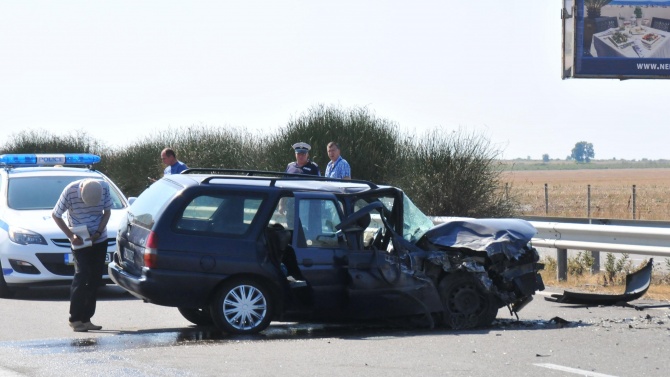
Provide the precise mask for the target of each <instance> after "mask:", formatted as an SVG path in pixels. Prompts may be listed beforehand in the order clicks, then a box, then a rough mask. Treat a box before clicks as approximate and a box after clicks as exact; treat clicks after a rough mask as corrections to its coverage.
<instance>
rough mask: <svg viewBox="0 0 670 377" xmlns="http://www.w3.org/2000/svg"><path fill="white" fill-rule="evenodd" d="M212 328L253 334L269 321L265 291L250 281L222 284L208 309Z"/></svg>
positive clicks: (269, 298)
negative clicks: (212, 323)
mask: <svg viewBox="0 0 670 377" xmlns="http://www.w3.org/2000/svg"><path fill="white" fill-rule="evenodd" d="M209 309H210V312H211V315H212V319H213V320H214V324H215V325H216V327H218V328H219V329H220V330H222V331H224V332H227V333H230V334H256V333H259V332H261V331H263V330H265V329H266V328H267V327H268V326H269V325H270V321H271V320H272V310H273V305H272V298H271V297H270V295H269V291H268V290H267V289H266V288H265V287H264V286H263V285H262V284H259V283H258V282H256V281H255V280H253V279H236V280H233V281H228V282H226V283H224V284H223V285H222V286H221V288H220V289H219V290H218V292H217V293H216V295H215V296H214V299H213V301H212V303H211V305H210V308H209Z"/></svg>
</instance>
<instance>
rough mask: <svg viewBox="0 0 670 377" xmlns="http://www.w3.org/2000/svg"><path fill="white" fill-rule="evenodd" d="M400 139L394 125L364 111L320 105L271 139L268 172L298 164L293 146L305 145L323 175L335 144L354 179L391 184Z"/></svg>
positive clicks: (357, 108)
mask: <svg viewBox="0 0 670 377" xmlns="http://www.w3.org/2000/svg"><path fill="white" fill-rule="evenodd" d="M399 139H400V134H399V132H398V129H397V125H396V124H395V123H393V122H391V121H389V120H387V119H383V118H379V117H377V116H376V115H375V114H374V113H373V112H372V111H370V110H368V109H367V108H365V107H355V108H350V109H343V108H341V107H335V106H330V107H327V106H324V105H317V106H313V107H312V108H310V109H309V110H308V111H307V112H305V113H303V114H301V115H300V116H298V117H296V118H295V119H291V120H290V121H289V122H288V124H287V125H286V126H285V127H283V128H281V129H279V130H278V132H276V133H275V134H273V135H272V136H270V137H269V139H268V143H267V149H266V153H267V156H268V158H269V159H268V161H269V166H267V168H268V169H270V170H278V171H284V170H285V169H286V165H287V164H288V163H289V162H291V161H295V155H294V152H293V149H292V148H291V145H292V144H293V143H296V142H299V141H303V142H306V143H308V144H310V145H311V146H312V150H311V151H310V158H311V159H312V160H313V161H314V162H316V163H317V164H318V165H319V169H320V170H321V174H322V175H323V174H324V173H325V171H326V165H327V164H328V161H329V159H328V153H327V145H328V143H329V142H331V141H335V142H337V143H338V144H339V145H340V148H341V152H342V157H343V158H344V159H346V160H347V161H348V162H349V165H351V175H352V178H353V179H363V180H369V181H373V182H376V183H382V182H388V181H389V180H390V178H391V177H392V176H393V175H394V174H395V166H396V162H395V160H396V155H397V147H398V143H399Z"/></svg>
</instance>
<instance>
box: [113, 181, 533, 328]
mask: <svg viewBox="0 0 670 377" xmlns="http://www.w3.org/2000/svg"><path fill="white" fill-rule="evenodd" d="M535 233H536V231H535V229H534V228H533V226H532V225H530V224H529V223H528V222H526V221H523V220H518V219H470V218H454V219H448V220H447V221H445V222H444V223H442V224H439V225H437V226H434V224H433V222H432V220H431V219H430V218H428V217H427V216H426V215H424V214H423V213H422V212H421V211H420V210H419V209H418V208H417V207H416V206H415V205H414V204H413V203H412V202H411V200H410V199H409V198H408V197H407V196H406V195H405V194H404V193H403V191H402V190H400V189H399V188H396V187H391V186H381V185H380V186H378V185H375V184H373V183H371V182H366V181H342V180H338V179H329V178H321V177H311V176H297V175H291V174H284V173H273V172H260V171H239V170H222V169H220V170H216V169H189V170H187V171H185V172H184V173H182V174H179V175H171V176H167V177H165V178H162V179H161V180H159V181H158V182H156V183H154V184H152V185H151V186H150V187H149V188H148V189H147V190H145V191H144V192H143V193H142V194H141V195H140V196H139V198H137V200H136V201H135V202H134V203H133V205H132V206H131V207H130V209H129V210H128V214H127V218H126V220H125V221H122V222H121V225H120V229H119V232H118V236H117V245H118V250H117V252H116V254H115V256H114V261H113V262H112V263H110V264H109V275H110V277H111V278H112V279H113V280H114V282H116V283H117V284H118V285H119V286H121V287H123V288H124V289H126V290H128V291H129V292H130V293H132V294H133V295H135V296H137V297H139V298H141V299H143V300H145V301H146V302H150V303H154V304H158V305H164V306H171V307H176V308H178V310H179V312H180V313H181V314H182V315H183V316H184V318H186V319H187V320H189V321H190V322H192V323H194V324H196V325H203V326H207V325H212V324H213V325H216V327H218V328H219V329H220V330H222V331H224V332H228V333H233V334H249V333H257V332H260V331H262V330H264V329H265V328H267V326H268V325H269V324H270V322H271V321H272V320H282V321H300V320H309V321H351V320H354V321H362V320H368V319H385V318H388V319H398V318H407V319H412V320H413V322H414V323H416V320H417V319H425V321H426V322H425V323H426V325H427V326H431V327H432V326H434V325H436V324H444V325H446V326H449V327H451V328H454V329H467V328H474V327H479V326H487V325H489V324H491V323H492V321H493V320H494V319H495V318H496V316H497V313H498V309H499V308H503V307H507V308H508V309H509V311H510V315H511V314H515V315H516V313H517V312H518V311H520V310H521V309H522V308H523V307H524V306H525V305H526V304H527V303H528V302H530V301H531V300H532V298H533V295H534V294H535V292H536V291H537V290H543V289H544V285H543V283H542V278H541V277H540V275H539V273H538V271H539V270H541V269H542V264H541V263H538V260H539V257H538V253H537V251H536V250H535V249H534V248H533V247H532V246H531V245H530V240H531V238H532V237H533V236H534V235H535Z"/></svg>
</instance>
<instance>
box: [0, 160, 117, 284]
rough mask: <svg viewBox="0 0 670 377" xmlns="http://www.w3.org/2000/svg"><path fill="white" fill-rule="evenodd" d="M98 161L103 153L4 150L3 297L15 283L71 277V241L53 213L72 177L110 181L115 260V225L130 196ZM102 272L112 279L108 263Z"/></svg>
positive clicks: (0, 218) (0, 194)
mask: <svg viewBox="0 0 670 377" xmlns="http://www.w3.org/2000/svg"><path fill="white" fill-rule="evenodd" d="M97 162H100V157H99V156H97V155H93V154H86V153H66V154H4V155H0V267H2V274H0V297H11V296H12V295H13V294H14V293H15V291H16V289H17V288H25V287H35V286H43V285H67V284H70V283H71V281H72V276H73V275H74V264H73V258H72V252H71V250H70V241H69V240H68V238H67V237H66V236H65V234H63V232H62V231H61V230H60V229H59V228H58V226H57V225H56V223H55V222H54V220H53V218H52V217H51V212H52V211H53V207H54V206H55V205H56V202H57V201H58V197H59V196H60V194H61V193H62V192H63V189H64V188H65V186H67V185H68V184H69V183H70V182H73V181H76V180H79V179H83V178H95V179H99V180H104V181H106V182H108V183H109V187H110V191H111V192H110V194H111V197H112V216H111V218H110V220H109V223H108V225H107V234H108V237H109V238H108V241H107V242H108V246H107V251H108V253H107V254H108V262H109V261H110V260H111V256H112V253H113V252H114V251H115V250H116V232H117V225H118V224H119V221H120V220H121V218H123V217H124V216H125V213H126V211H127V208H128V206H129V202H128V200H127V199H126V197H125V196H124V195H123V193H122V192H121V190H119V188H118V187H116V185H115V184H114V183H113V182H112V181H111V180H110V179H109V178H108V177H106V176H105V175H104V174H102V173H100V172H99V171H96V170H95V169H93V164H95V163H97ZM75 166H76V167H75ZM66 216H67V214H66ZM102 272H103V273H104V277H103V278H104V279H105V281H109V278H108V276H107V266H105V269H104V271H102Z"/></svg>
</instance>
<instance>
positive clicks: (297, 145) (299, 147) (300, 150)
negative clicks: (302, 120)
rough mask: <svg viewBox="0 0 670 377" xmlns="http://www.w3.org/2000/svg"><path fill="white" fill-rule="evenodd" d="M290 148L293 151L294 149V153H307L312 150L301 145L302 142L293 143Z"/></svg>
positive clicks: (307, 145)
mask: <svg viewBox="0 0 670 377" xmlns="http://www.w3.org/2000/svg"><path fill="white" fill-rule="evenodd" d="M292 146H293V149H295V153H307V152H309V150H310V149H312V147H311V146H310V145H309V144H307V143H303V142H302V141H301V142H299V143H295V144H293V145H292Z"/></svg>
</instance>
